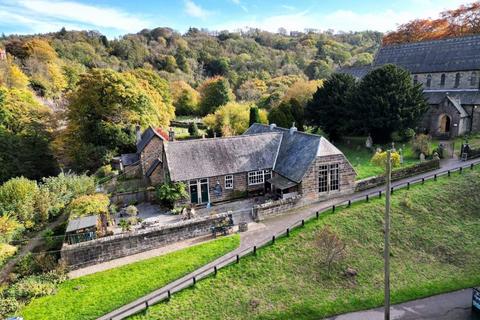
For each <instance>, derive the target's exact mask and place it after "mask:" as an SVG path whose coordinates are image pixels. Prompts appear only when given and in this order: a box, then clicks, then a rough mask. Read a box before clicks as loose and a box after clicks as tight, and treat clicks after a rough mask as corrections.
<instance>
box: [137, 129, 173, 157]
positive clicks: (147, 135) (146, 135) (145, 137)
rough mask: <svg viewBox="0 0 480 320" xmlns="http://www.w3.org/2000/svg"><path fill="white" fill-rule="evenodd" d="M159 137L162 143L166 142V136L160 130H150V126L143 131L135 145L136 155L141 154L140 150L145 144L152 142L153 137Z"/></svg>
mask: <svg viewBox="0 0 480 320" xmlns="http://www.w3.org/2000/svg"><path fill="white" fill-rule="evenodd" d="M155 136H157V137H159V138H160V139H162V140H164V141H168V134H167V133H165V132H164V131H163V130H162V129H160V128H156V129H154V128H152V127H151V126H150V127H148V129H147V130H145V131H144V132H143V133H142V138H141V139H140V141H139V142H138V143H137V153H141V152H142V150H143V149H144V148H145V147H146V146H147V144H148V143H149V142H150V140H152V138H153V137H155Z"/></svg>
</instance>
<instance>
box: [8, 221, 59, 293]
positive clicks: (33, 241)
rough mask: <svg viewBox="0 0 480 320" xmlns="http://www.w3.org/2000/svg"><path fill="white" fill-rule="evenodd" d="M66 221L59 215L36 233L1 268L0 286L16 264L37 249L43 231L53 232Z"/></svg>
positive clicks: (41, 240) (41, 239) (41, 241)
mask: <svg viewBox="0 0 480 320" xmlns="http://www.w3.org/2000/svg"><path fill="white" fill-rule="evenodd" d="M65 220H66V216H65V215H61V216H60V217H58V218H57V219H56V220H55V221H53V222H50V223H49V224H47V225H46V226H45V227H44V228H43V229H42V230H40V231H38V232H37V233H35V234H34V235H33V236H32V239H31V240H30V241H28V242H27V244H26V245H24V246H23V247H21V249H20V251H19V252H18V253H17V254H16V255H15V257H14V258H13V259H11V260H9V261H8V262H7V263H6V264H5V265H4V266H3V268H2V270H1V272H0V284H2V283H3V282H6V281H7V280H8V275H9V274H10V272H12V270H13V268H14V267H15V265H16V264H17V262H18V261H19V260H20V259H21V258H23V257H24V256H25V255H26V254H27V253H29V252H32V250H33V249H35V248H36V247H38V246H39V245H40V244H41V243H43V237H42V234H43V232H44V231H45V230H47V229H50V230H53V229H54V228H55V227H57V226H58V225H60V224H61V223H63V222H64V221H65Z"/></svg>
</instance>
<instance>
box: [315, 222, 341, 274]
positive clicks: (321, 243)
mask: <svg viewBox="0 0 480 320" xmlns="http://www.w3.org/2000/svg"><path fill="white" fill-rule="evenodd" d="M315 240H316V245H317V248H318V258H319V260H320V263H321V264H322V265H324V266H325V267H326V268H327V272H328V273H330V271H331V269H332V267H333V266H334V264H335V263H338V262H340V261H342V260H343V258H344V257H345V254H346V251H345V248H346V245H345V243H343V241H342V240H341V239H340V237H339V236H338V235H337V234H336V233H335V232H334V231H333V230H332V229H331V227H330V226H326V227H324V228H323V229H322V230H320V231H319V232H317V234H316V236H315Z"/></svg>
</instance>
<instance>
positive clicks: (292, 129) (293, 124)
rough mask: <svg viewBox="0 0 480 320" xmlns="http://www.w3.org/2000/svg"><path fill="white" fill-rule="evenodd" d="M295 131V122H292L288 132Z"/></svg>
mask: <svg viewBox="0 0 480 320" xmlns="http://www.w3.org/2000/svg"><path fill="white" fill-rule="evenodd" d="M295 131H297V127H295V122H294V123H292V127H291V128H290V134H293V133H294V132H295Z"/></svg>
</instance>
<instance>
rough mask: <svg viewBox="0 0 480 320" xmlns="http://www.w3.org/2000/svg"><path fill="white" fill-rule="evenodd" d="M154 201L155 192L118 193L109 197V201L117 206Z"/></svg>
mask: <svg viewBox="0 0 480 320" xmlns="http://www.w3.org/2000/svg"><path fill="white" fill-rule="evenodd" d="M154 200H155V190H142V191H131V192H120V193H115V194H113V195H111V196H110V201H111V202H112V203H115V204H116V205H118V206H128V205H130V204H137V203H142V202H152V201H154Z"/></svg>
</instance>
